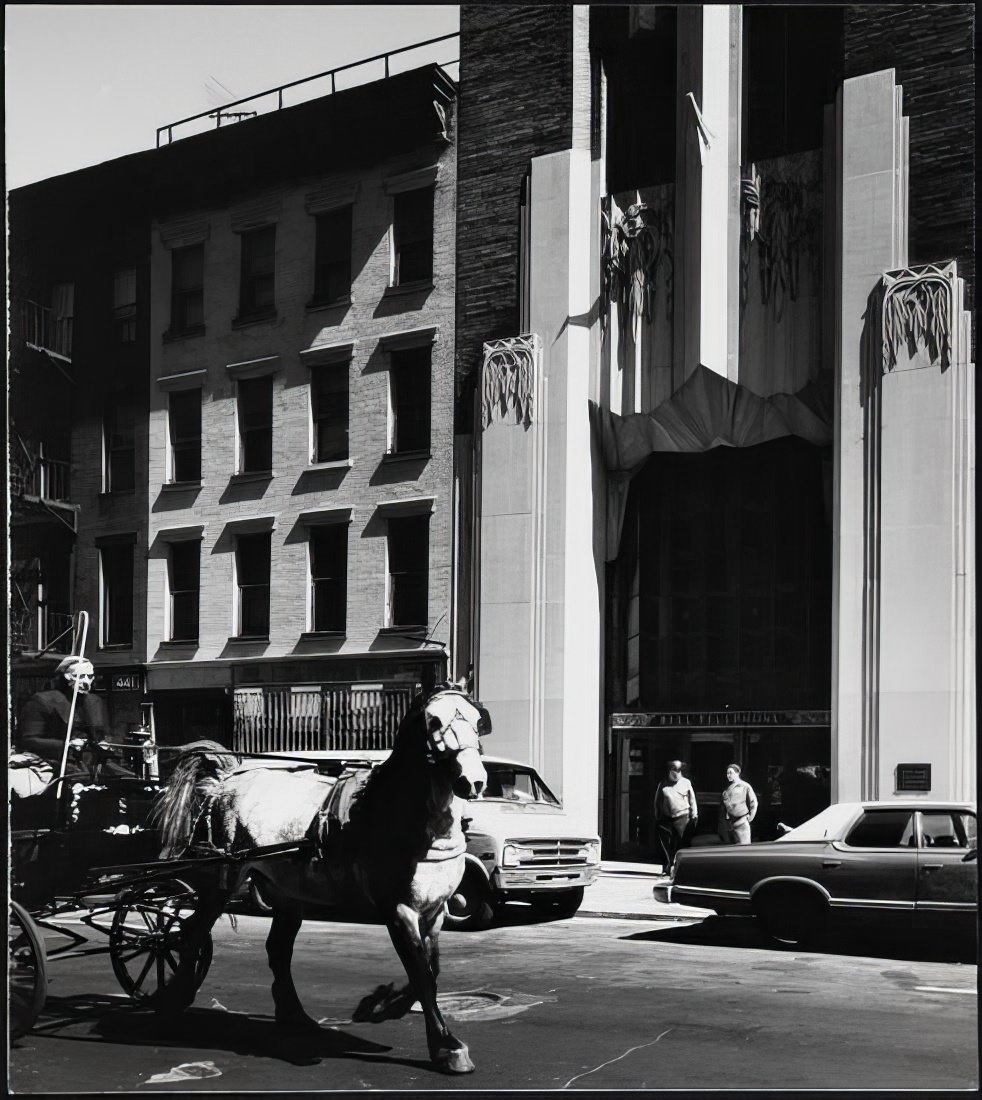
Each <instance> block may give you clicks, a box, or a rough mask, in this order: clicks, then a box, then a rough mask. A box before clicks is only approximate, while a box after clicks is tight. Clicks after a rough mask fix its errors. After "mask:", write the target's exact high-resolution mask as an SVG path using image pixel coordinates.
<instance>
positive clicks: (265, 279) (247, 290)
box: [239, 225, 276, 316]
mask: <svg viewBox="0 0 982 1100" xmlns="http://www.w3.org/2000/svg"><path fill="white" fill-rule="evenodd" d="M275 254H276V226H273V225H268V226H266V227H265V228H264V229H255V230H253V231H252V232H251V233H243V234H242V280H241V285H240V290H239V314H240V315H242V316H247V315H248V314H251V313H269V312H272V310H273V308H274V306H275V299H274V269H275Z"/></svg>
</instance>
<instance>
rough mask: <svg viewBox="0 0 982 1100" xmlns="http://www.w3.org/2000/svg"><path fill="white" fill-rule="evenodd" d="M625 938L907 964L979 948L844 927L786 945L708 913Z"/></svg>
mask: <svg viewBox="0 0 982 1100" xmlns="http://www.w3.org/2000/svg"><path fill="white" fill-rule="evenodd" d="M620 938H621V939H624V940H639V941H643V940H652V941H654V940H657V941H664V942H668V943H686V944H693V945H699V946H705V947H739V948H748V947H749V948H756V949H757V950H766V951H774V952H776V953H778V954H787V953H788V952H794V953H796V954H799V955H800V954H803V953H804V954H821V955H830V954H833V955H847V956H857V955H862V956H866V957H872V958H884V959H901V960H905V961H909V962H961V963H973V964H974V963H975V961H976V956H977V950H976V946H975V944H973V943H965V942H959V940H957V939H945V940H943V941H941V940H928V939H921V940H915V939H914V938H912V937H902V936H898V935H896V934H894V935H890V934H887V933H884V932H883V931H881V930H878V929H877V930H871V929H863V930H861V931H859V930H849V931H846V930H844V929H840V930H835V931H832V932H829V933H828V934H827V935H826V936H825V937H823V940H822V943H821V944H820V945H818V946H816V947H813V948H807V947H789V946H787V945H785V944H781V943H777V942H775V941H774V940H772V939H770V937H768V936H767V935H766V934H765V933H764V932H763V931H762V929H761V928H760V926H759V925H758V923H757V922H756V920H754V918H753V917H715V916H714V917H706V918H705V920H702V921H700V922H699V923H698V924H687V925H682V926H673V925H663V926H660V927H658V928H656V929H648V930H645V931H643V932H632V933H630V934H629V935H626V936H621V937H620Z"/></svg>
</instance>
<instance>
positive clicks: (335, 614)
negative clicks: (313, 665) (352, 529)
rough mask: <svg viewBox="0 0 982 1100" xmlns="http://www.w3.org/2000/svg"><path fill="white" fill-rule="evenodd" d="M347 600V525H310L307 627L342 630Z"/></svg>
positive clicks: (344, 622)
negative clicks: (308, 622) (308, 619)
mask: <svg viewBox="0 0 982 1100" xmlns="http://www.w3.org/2000/svg"><path fill="white" fill-rule="evenodd" d="M347 602H348V527H347V524H343V523H332V524H324V525H320V526H316V527H311V529H310V623H311V629H312V630H315V631H318V630H337V631H343V630H344V629H345V624H346V612H347Z"/></svg>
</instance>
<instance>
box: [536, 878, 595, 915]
mask: <svg viewBox="0 0 982 1100" xmlns="http://www.w3.org/2000/svg"><path fill="white" fill-rule="evenodd" d="M582 904H583V887H582V886H576V887H574V888H573V889H572V890H557V891H555V892H553V893H548V894H537V895H536V896H535V897H533V898H532V908H533V909H534V910H535V911H536V912H537V913H545V914H548V915H549V916H552V917H560V918H562V917H572V916H574V914H575V913H576V911H577V909H579V907H580V906H581V905H582Z"/></svg>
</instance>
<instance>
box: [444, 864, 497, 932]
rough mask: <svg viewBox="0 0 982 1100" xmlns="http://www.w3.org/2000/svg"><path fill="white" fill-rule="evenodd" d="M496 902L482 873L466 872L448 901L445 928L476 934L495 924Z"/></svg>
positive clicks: (473, 870)
mask: <svg viewBox="0 0 982 1100" xmlns="http://www.w3.org/2000/svg"><path fill="white" fill-rule="evenodd" d="M494 917H495V910H494V901H493V899H492V897H491V886H490V884H489V883H488V881H487V880H486V879H485V878H484V876H483V875H482V874H481V872H480V871H478V870H475V869H474V868H470V869H468V870H466V871H465V872H464V877H463V878H462V879H461V880H460V885H459V886H458V887H457V889H456V890H454V892H453V893H452V894H451V895H450V897H449V898H448V899H447V915H446V917H445V918H444V922H443V923H444V927H445V928H453V929H456V930H458V931H461V932H475V931H479V930H480V929H482V928H489V927H490V926H491V925H492V924H493V923H494Z"/></svg>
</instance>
